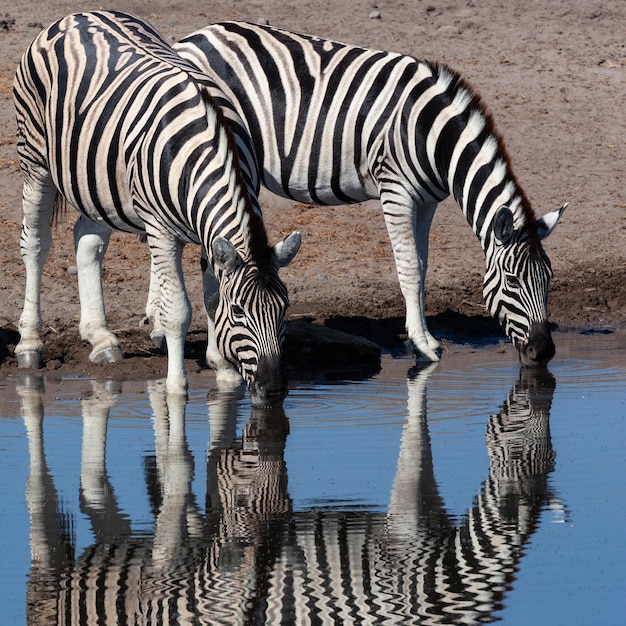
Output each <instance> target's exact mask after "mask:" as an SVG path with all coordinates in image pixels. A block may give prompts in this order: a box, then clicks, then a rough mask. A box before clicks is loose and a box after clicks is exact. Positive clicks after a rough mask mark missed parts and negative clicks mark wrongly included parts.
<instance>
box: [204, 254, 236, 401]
mask: <svg viewBox="0 0 626 626" xmlns="http://www.w3.org/2000/svg"><path fill="white" fill-rule="evenodd" d="M201 264H202V291H203V296H204V310H205V312H206V315H207V348H206V362H207V365H208V366H209V367H210V368H212V369H213V370H215V379H216V382H217V386H218V389H220V390H222V391H230V390H232V389H234V388H236V387H238V386H239V385H241V384H243V378H242V377H241V375H240V374H239V372H237V371H236V370H235V368H234V367H233V366H232V365H231V364H230V363H229V362H228V361H227V360H226V359H225V358H224V357H223V356H222V355H221V353H220V351H219V350H218V347H217V340H216V338H215V309H216V308H217V302H218V298H219V285H218V282H217V279H216V278H215V274H213V270H212V269H211V267H210V266H209V264H208V261H207V259H206V255H205V253H204V250H203V251H202V260H201Z"/></svg>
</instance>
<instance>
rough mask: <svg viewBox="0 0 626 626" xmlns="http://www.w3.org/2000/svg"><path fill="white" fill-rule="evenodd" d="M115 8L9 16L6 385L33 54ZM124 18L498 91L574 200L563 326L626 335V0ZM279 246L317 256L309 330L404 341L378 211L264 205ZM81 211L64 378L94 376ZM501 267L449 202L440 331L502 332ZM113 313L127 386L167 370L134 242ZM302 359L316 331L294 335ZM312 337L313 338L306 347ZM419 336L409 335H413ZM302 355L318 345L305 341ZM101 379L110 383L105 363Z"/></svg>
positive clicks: (159, 10) (47, 4) (378, 2)
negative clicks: (490, 296)
mask: <svg viewBox="0 0 626 626" xmlns="http://www.w3.org/2000/svg"><path fill="white" fill-rule="evenodd" d="M96 8H102V5H100V4H96V3H90V2H81V3H78V2H60V1H56V0H48V1H43V2H38V3H34V2H30V1H26V0H17V1H15V2H13V3H12V4H11V7H10V10H8V12H7V13H6V14H5V15H4V16H0V242H1V246H0V260H1V262H2V268H3V271H2V272H0V332H1V335H0V351H2V354H0V360H1V365H0V368H1V369H0V373H2V374H7V373H10V372H11V371H14V368H15V361H14V359H13V357H12V349H13V347H14V344H15V342H16V340H17V332H16V328H17V320H18V318H19V315H20V312H21V307H22V302H23V293H24V269H23V266H22V262H21V259H20V256H19V223H20V220H21V215H20V213H21V208H20V190H21V178H20V172H19V167H18V162H17V154H16V148H15V134H14V126H15V125H14V117H13V105H12V100H11V86H12V80H13V73H14V71H15V67H16V65H17V63H18V61H19V58H20V56H21V54H22V53H23V51H24V50H25V48H26V46H27V45H28V43H29V42H30V41H31V40H32V39H33V38H34V37H35V35H36V34H37V33H38V31H39V30H40V29H41V28H43V27H44V26H47V25H48V24H49V23H50V22H52V21H54V20H55V19H58V18H60V17H62V16H63V15H65V14H67V13H70V12H73V11H77V10H89V9H96ZM115 8H119V9H122V10H125V11H128V12H130V13H133V14H135V15H138V16H140V17H143V18H145V19H148V20H149V21H151V22H152V23H153V24H154V25H155V26H156V27H157V28H158V29H159V30H160V31H161V32H162V33H163V34H164V35H165V36H166V38H167V39H168V40H171V41H175V40H176V39H178V38H180V37H182V36H184V35H186V34H188V33H190V32H192V31H193V30H196V29H197V28H200V27H202V26H203V25H206V24H208V23H210V22H215V21H220V20H225V19H237V20H248V21H258V20H260V19H262V20H268V21H269V22H270V23H271V24H273V25H276V26H281V27H285V28H289V29H292V30H297V31H300V32H308V33H313V34H317V35H320V36H324V37H328V38H333V39H338V40H343V41H348V42H350V43H355V44H358V45H365V46H369V47H376V48H382V49H389V50H395V51H398V52H403V53H407V54H410V55H413V56H417V57H422V58H428V59H436V60H440V61H444V62H446V63H448V64H449V65H451V66H452V67H454V68H456V69H457V70H459V71H461V72H462V73H463V74H464V75H465V77H466V78H468V79H469V80H470V82H472V83H473V84H474V86H475V87H476V88H477V90H478V91H479V92H480V93H481V95H482V96H483V98H484V99H485V101H486V102H487V103H488V105H489V107H490V109H491V110H492V112H493V114H494V116H495V119H496V123H497V126H498V128H499V130H500V132H501V133H502V135H503V136H504V139H505V141H506V143H507V146H508V149H509V153H510V155H511V157H512V161H513V165H514V168H515V171H516V174H517V177H518V179H519V180H520V182H521V184H522V185H523V186H524V188H525V190H526V193H527V194H528V196H529V198H530V199H531V202H532V204H533V206H534V208H535V211H536V212H537V213H538V214H543V213H545V212H547V211H549V210H552V209H555V208H557V207H558V206H560V205H561V204H562V203H563V202H564V201H569V202H570V207H569V208H568V210H567V212H566V213H565V216H564V218H563V220H562V223H561V224H560V225H559V227H558V228H557V230H556V231H555V233H554V234H553V235H552V236H551V237H550V239H549V240H547V242H546V244H545V248H546V250H547V252H548V254H549V255H550V257H551V259H552V264H553V269H554V272H555V277H554V280H553V283H552V291H551V295H550V311H551V313H550V317H551V321H552V322H554V323H555V324H556V325H557V326H559V327H560V328H561V329H580V328H595V329H599V328H600V329H602V328H613V327H624V326H625V325H626V246H625V244H626V185H625V183H624V175H625V169H626V161H625V155H626V145H625V138H626V106H625V103H626V97H625V95H626V47H625V44H626V3H624V2H623V0H606V1H595V0H591V1H589V0H568V1H567V2H565V1H558V0H554V1H552V2H544V1H543V0H528V1H527V2H524V3H518V2H505V1H503V0H447V1H443V0H412V1H408V0H406V1H399V0H343V1H342V2H337V3H329V2H303V1H300V0H293V1H291V2H289V1H287V2H285V0H281V1H277V0H258V1H247V0H231V1H229V2H224V1H222V0H217V1H211V2H206V1H204V0H203V1H199V0H188V1H181V2H170V1H168V2H165V1H164V0H153V1H150V0H148V1H142V2H137V1H134V2H133V1H130V2H120V3H118V5H117V6H116V7H115ZM263 210H264V214H265V218H266V222H267V227H268V231H269V233H270V237H271V239H272V240H277V239H279V238H281V237H282V236H284V235H285V234H287V233H288V232H290V231H291V230H294V229H299V230H300V231H301V232H302V233H303V242H304V243H303V246H302V249H301V252H300V254H299V256H298V257H297V258H296V260H295V261H294V263H293V264H292V266H290V267H289V268H287V269H286V270H285V271H284V274H283V276H284V279H285V281H286V283H287V284H288V287H289V290H290V297H291V301H292V307H291V309H290V317H291V319H292V320H303V319H304V320H307V321H315V322H318V323H319V324H325V325H327V326H332V327H335V328H341V329H343V330H346V331H349V332H353V333H356V334H364V335H367V336H369V337H371V338H373V339H376V340H377V341H379V343H382V344H384V345H386V346H389V345H392V344H393V343H394V342H396V341H397V340H398V337H399V336H400V335H401V333H402V325H403V324H402V315H403V303H402V300H401V297H400V293H399V288H398V286H397V281H396V276H395V270H394V266H393V261H392V258H391V250H390V245H389V242H388V240H387V235H386V231H385V227H384V223H383V220H382V215H381V212H380V210H379V206H378V204H377V203H376V202H369V203H366V204H358V205H353V206H350V207H334V208H321V207H310V206H304V205H299V204H293V203H291V202H288V201H286V200H282V199H278V198H274V197H270V196H269V195H263ZM73 217H74V216H73V215H72V214H71V212H70V213H68V215H67V217H66V219H65V221H64V222H62V223H60V224H58V225H57V226H56V227H55V229H54V239H55V244H54V247H53V251H52V253H51V256H50V259H49V262H48V265H47V266H46V273H45V277H44V285H43V312H44V323H45V327H46V337H45V341H46V343H47V353H46V358H47V360H48V362H49V363H48V366H49V367H50V368H59V369H61V371H77V372H80V373H94V370H98V366H91V365H89V364H88V362H87V360H86V358H87V355H88V352H89V349H88V347H87V346H86V345H84V344H82V343H81V342H80V340H79V339H78V334H77V327H78V312H79V305H78V295H77V286H76V276H75V275H74V255H73V244H72V235H71V231H72V225H73V221H74V220H73ZM197 259H198V250H197V248H194V247H188V250H187V251H186V253H185V261H186V266H187V270H186V271H187V284H188V288H189V291H190V294H191V297H192V301H193V305H194V320H193V326H192V329H191V332H190V335H189V342H188V344H189V345H188V356H189V359H190V363H191V367H200V365H197V364H195V362H196V361H198V362H201V358H202V357H201V354H202V345H203V343H204V339H205V335H204V333H203V330H202V329H203V327H204V322H203V314H202V306H201V295H200V281H199V272H198V270H197ZM483 266H484V261H483V256H482V252H481V250H480V247H479V245H478V242H477V240H476V239H475V237H474V235H473V234H472V232H471V230H470V229H469V227H468V226H467V224H466V223H465V222H464V219H463V216H462V214H461V212H460V210H459V209H458V207H457V206H456V205H455V204H454V203H453V202H452V201H449V200H448V201H445V202H443V203H442V204H441V206H440V208H439V210H438V213H437V216H436V218H435V223H434V226H433V230H432V235H431V256H430V269H429V276H428V280H427V313H428V315H429V318H430V322H431V326H432V327H434V328H435V330H436V332H439V333H443V334H446V333H449V332H453V333H454V332H456V333H457V336H460V335H458V333H461V332H462V333H463V334H464V335H465V336H467V334H468V333H469V334H470V335H472V334H473V335H476V336H480V335H482V334H488V335H490V336H493V335H494V334H497V329H495V328H494V324H493V323H492V321H491V320H490V319H489V318H487V317H486V314H485V310H484V306H483V303H482V296H481V283H482V275H483ZM104 271H105V276H104V279H105V288H106V300H107V307H108V309H107V314H108V317H109V320H110V323H111V327H112V328H113V329H115V330H116V331H117V332H118V333H119V334H120V337H121V339H122V341H123V343H124V347H125V350H126V352H127V354H128V355H129V356H130V357H131V358H129V359H127V363H125V364H124V365H117V366H116V368H115V370H114V371H115V372H117V373H118V374H120V375H124V373H125V374H126V375H146V376H151V375H156V376H159V375H162V374H163V373H164V368H165V364H164V359H163V358H162V357H160V356H157V355H156V354H155V351H154V350H153V349H152V347H151V345H150V343H149V341H148V339H147V336H146V333H145V331H144V330H139V329H138V327H139V321H140V319H141V318H142V316H143V308H144V306H145V301H144V300H145V295H146V294H147V286H148V252H147V250H146V249H145V247H144V246H142V245H140V244H139V243H138V242H137V241H136V239H135V238H134V237H133V236H130V235H124V234H116V235H115V236H114V237H113V239H112V243H111V246H110V248H109V252H108V256H107V260H106V263H105V270H104ZM290 334H291V337H292V343H291V348H292V349H291V351H290V355H291V356H290V358H291V359H292V363H294V362H297V360H298V359H297V358H296V355H297V352H298V351H299V349H300V348H301V346H302V324H301V323H300V324H299V325H292V326H291V333H290ZM294 338H295V341H294ZM400 338H401V337H400ZM299 342H300V343H299ZM99 371H100V373H102V374H105V375H108V372H109V370H107V368H106V367H103V366H102V367H101V369H100V370H99Z"/></svg>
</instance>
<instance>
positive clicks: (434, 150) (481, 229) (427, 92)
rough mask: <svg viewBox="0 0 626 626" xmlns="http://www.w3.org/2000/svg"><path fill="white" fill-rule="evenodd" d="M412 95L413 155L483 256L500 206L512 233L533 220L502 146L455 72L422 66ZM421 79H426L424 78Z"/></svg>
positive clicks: (477, 99)
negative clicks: (509, 215)
mask: <svg viewBox="0 0 626 626" xmlns="http://www.w3.org/2000/svg"><path fill="white" fill-rule="evenodd" d="M422 65H423V67H425V68H427V71H424V69H423V68H422V69H421V70H420V72H419V75H420V77H421V82H420V85H421V89H420V90H418V91H417V93H416V96H417V98H416V100H415V105H414V106H415V108H416V109H417V116H416V117H415V119H416V122H415V124H416V129H415V130H416V141H417V142H418V144H419V143H420V142H421V144H422V145H423V148H422V150H423V151H422V152H420V150H419V149H418V150H416V153H417V155H418V159H419V160H420V161H421V162H422V163H423V171H424V174H425V175H426V178H427V179H428V180H429V184H428V185H427V187H428V188H429V189H428V190H429V191H430V193H431V194H432V195H433V196H434V197H437V196H438V195H439V196H443V195H445V194H448V193H451V194H452V195H453V196H454V198H455V199H456V201H457V202H458V204H459V206H460V207H461V209H462V211H463V214H464V215H465V217H466V219H467V221H468V223H469V225H470V227H471V228H472V230H473V231H474V233H475V234H476V236H477V237H478V239H479V240H480V242H481V245H482V246H483V249H484V250H485V251H486V249H487V246H488V245H489V241H490V239H491V230H492V228H491V227H492V222H493V218H494V216H495V213H496V211H497V210H498V209H499V208H500V207H501V206H503V205H506V206H508V207H509V208H510V209H511V211H512V212H513V217H514V225H515V228H519V227H521V226H522V225H524V224H525V223H527V222H528V221H531V220H532V219H533V215H532V210H531V209H530V204H529V202H528V200H527V199H526V197H525V195H524V193H523V191H522V190H521V189H520V187H519V185H518V183H517V181H516V178H515V176H514V174H513V171H512V167H511V163H510V159H509V156H508V153H507V151H506V146H505V145H504V141H503V140H502V138H501V137H500V135H499V134H498V132H497V131H496V129H495V124H494V121H493V118H492V116H491V114H490V113H489V111H488V110H487V108H486V106H485V105H484V103H483V102H482V100H481V98H480V96H479V95H478V94H477V93H476V92H475V91H474V89H473V87H472V86H471V85H470V84H469V83H467V82H466V81H465V80H464V79H463V78H462V77H461V76H460V75H459V74H458V73H457V72H455V71H454V70H452V69H450V68H448V67H446V66H443V65H438V64H434V63H428V62H424V63H423V64H422ZM424 76H425V77H424Z"/></svg>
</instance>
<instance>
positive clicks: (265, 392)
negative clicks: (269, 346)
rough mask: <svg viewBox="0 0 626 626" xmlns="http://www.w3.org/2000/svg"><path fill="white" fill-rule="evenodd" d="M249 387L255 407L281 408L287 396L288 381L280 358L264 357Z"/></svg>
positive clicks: (260, 360)
mask: <svg viewBox="0 0 626 626" xmlns="http://www.w3.org/2000/svg"><path fill="white" fill-rule="evenodd" d="M249 387H250V396H251V399H252V406H253V407H255V408H268V407H277V406H280V405H281V404H282V402H283V400H284V399H285V396H286V395H287V379H286V377H285V375H284V373H283V369H282V365H281V359H280V357H279V356H262V357H261V358H260V359H259V363H258V365H257V371H256V375H255V376H254V377H253V378H252V380H251V381H250V383H249Z"/></svg>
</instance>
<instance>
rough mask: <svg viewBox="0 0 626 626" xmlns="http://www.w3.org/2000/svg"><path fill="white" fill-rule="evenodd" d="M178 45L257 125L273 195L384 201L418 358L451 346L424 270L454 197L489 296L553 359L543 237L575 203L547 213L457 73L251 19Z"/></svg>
mask: <svg viewBox="0 0 626 626" xmlns="http://www.w3.org/2000/svg"><path fill="white" fill-rule="evenodd" d="M173 47H174V49H175V50H176V51H177V52H178V53H179V54H180V55H181V56H182V57H184V58H185V59H187V60H188V61H190V62H191V63H193V64H194V65H196V66H197V67H198V69H200V70H201V71H202V72H203V73H205V74H206V75H208V76H210V77H211V79H212V80H214V81H215V82H216V83H217V85H218V87H219V89H220V91H221V92H223V93H224V94H226V96H227V98H228V99H229V100H230V101H231V103H232V105H233V106H234V107H235V108H236V109H237V111H238V112H239V114H240V115H241V117H242V118H243V120H244V121H245V122H246V124H247V125H248V128H249V130H250V133H251V135H252V139H253V141H254V144H255V148H256V152H257V157H258V160H259V164H260V167H261V182H262V185H264V186H265V187H267V188H268V189H269V190H270V191H272V192H274V193H276V194H278V195H281V196H285V197H288V198H291V199H293V200H295V201H299V202H303V203H313V204H321V205H337V204H347V203H354V202H361V201H364V200H368V199H372V198H379V199H380V201H381V204H382V208H383V213H384V218H385V223H386V226H387V230H388V233H389V237H390V240H391V244H392V248H393V253H394V257H395V263H396V269H397V275H398V279H399V283H400V289H401V292H402V294H403V296H404V300H405V303H406V328H407V333H408V340H409V346H410V347H411V349H412V350H413V352H414V353H415V354H416V356H417V357H418V360H425V361H433V362H436V361H438V360H439V359H440V356H441V344H440V342H439V341H438V340H437V339H435V338H434V337H433V336H432V335H431V333H430V332H429V331H428V328H427V324H426V317H425V307H424V280H425V275H426V268H427V261H428V235H429V230H430V226H431V223H432V219H433V216H434V212H435V209H436V207H437V204H438V203H439V202H440V201H442V200H443V199H444V198H445V197H447V196H448V195H449V194H453V196H454V198H455V199H456V201H457V202H458V204H459V205H460V207H461V209H462V211H463V213H464V215H465V217H466V218H467V221H468V223H469V225H470V226H471V228H472V230H473V231H474V233H475V234H476V236H477V237H478V239H479V241H480V244H481V246H482V249H483V251H484V253H485V263H486V272H485V277H484V285H483V295H484V299H485V303H486V306H487V308H488V310H489V312H490V313H491V314H492V315H493V316H494V317H495V318H496V319H497V320H498V321H499V322H500V323H501V324H502V326H503V327H504V330H505V332H506V334H507V335H508V336H509V338H510V339H511V340H512V342H513V343H514V344H515V346H516V348H517V350H518V352H519V357H520V361H521V363H522V364H523V365H525V366H540V365H544V364H545V363H547V362H548V361H549V360H550V359H551V358H552V357H553V356H554V353H555V347H554V342H553V340H552V337H551V333H550V328H549V325H548V320H547V317H548V316H547V298H548V289H549V284H550V279H551V277H552V270H551V265H550V261H549V259H548V257H547V255H546V254H545V252H544V250H543V248H542V245H541V240H543V239H545V238H546V237H547V236H548V235H549V234H550V233H551V232H552V231H553V230H554V228H555V226H556V224H557V222H558V220H559V218H560V216H561V214H562V213H563V211H564V210H565V208H566V207H567V203H566V204H564V205H563V206H562V207H561V208H560V209H559V210H556V211H552V212H550V213H548V214H546V215H544V216H543V217H541V218H536V216H535V215H534V213H533V210H532V208H531V205H530V202H529V200H528V198H527V196H526V195H525V193H524V191H523V190H522V189H521V188H520V186H519V184H518V182H517V180H516V178H515V176H514V174H513V171H512V167H511V162H510V158H509V156H508V154H507V151H506V148H505V145H504V141H503V140H502V138H501V136H500V135H499V134H498V132H497V131H496V129H495V125H494V121H493V117H492V115H491V114H490V113H489V112H488V110H487V108H486V106H485V104H484V103H483V101H482V100H481V98H480V97H479V95H478V94H477V92H476V91H475V90H474V89H473V88H472V87H471V86H470V84H469V83H468V82H467V81H466V80H465V79H464V78H462V77H461V76H460V75H459V74H458V73H457V72H456V71H454V70H452V69H451V68H449V67H448V66H446V65H444V64H441V63H436V62H431V61H426V60H419V59H415V58H413V57H410V56H406V55H403V54H397V53H394V52H386V51H382V50H373V49H366V48H361V47H357V46H354V45H348V44H345V43H341V42H337V41H331V40H328V39H322V38H320V37H313V36H310V35H303V34H298V33H293V32H288V31H286V30H282V29H279V28H275V27H272V26H266V25H258V24H248V23H242V22H224V23H217V24H213V25H209V26H208V27H206V28H203V29H201V30H199V31H197V32H195V33H193V34H191V35H189V36H187V37H184V38H183V39H182V40H180V41H179V42H178V43H177V44H175V45H174V46H173Z"/></svg>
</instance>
